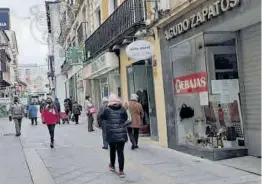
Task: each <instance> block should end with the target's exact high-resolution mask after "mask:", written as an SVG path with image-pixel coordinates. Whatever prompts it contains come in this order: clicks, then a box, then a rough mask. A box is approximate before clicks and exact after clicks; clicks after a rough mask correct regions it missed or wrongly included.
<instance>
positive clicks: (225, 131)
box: [158, 0, 261, 160]
mask: <svg viewBox="0 0 262 184" xmlns="http://www.w3.org/2000/svg"><path fill="white" fill-rule="evenodd" d="M260 12H261V1H259V0H252V1H248V0H227V1H226V0H224V1H223V0H221V1H204V0H203V1H202V0H200V1H191V2H190V3H189V2H183V3H181V5H180V6H178V7H177V8H176V11H173V12H172V13H171V15H172V16H169V17H166V18H163V20H161V21H160V22H159V24H158V27H159V28H160V29H159V38H160V46H161V57H162V62H161V65H162V73H163V84H164V99H165V100H164V101H165V110H166V122H167V124H166V127H167V138H168V147H169V148H172V149H176V150H179V151H183V152H187V153H190V154H193V155H197V156H201V157H204V158H208V159H211V160H219V159H225V158H231V157H237V156H244V155H247V154H250V155H254V156H261V85H260V78H261V42H260V41H261V20H260Z"/></svg>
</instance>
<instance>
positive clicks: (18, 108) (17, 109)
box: [9, 96, 24, 137]
mask: <svg viewBox="0 0 262 184" xmlns="http://www.w3.org/2000/svg"><path fill="white" fill-rule="evenodd" d="M9 111H10V113H11V116H12V119H13V120H14V122H15V130H16V136H17V137H18V136H20V135H21V124H22V119H23V116H24V106H23V105H22V104H21V103H20V102H19V100H18V97H17V96H16V97H14V103H13V104H12V105H11V106H10V110H9Z"/></svg>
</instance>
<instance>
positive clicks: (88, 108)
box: [85, 96, 96, 132]
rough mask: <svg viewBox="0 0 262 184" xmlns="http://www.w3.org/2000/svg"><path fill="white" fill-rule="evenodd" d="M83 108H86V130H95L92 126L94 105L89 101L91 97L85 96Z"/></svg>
mask: <svg viewBox="0 0 262 184" xmlns="http://www.w3.org/2000/svg"><path fill="white" fill-rule="evenodd" d="M85 109H86V115H87V121H88V132H93V131H95V130H94V128H93V123H94V117H93V116H94V114H95V113H96V110H95V107H94V105H93V104H92V103H91V97H90V96H86V100H85Z"/></svg>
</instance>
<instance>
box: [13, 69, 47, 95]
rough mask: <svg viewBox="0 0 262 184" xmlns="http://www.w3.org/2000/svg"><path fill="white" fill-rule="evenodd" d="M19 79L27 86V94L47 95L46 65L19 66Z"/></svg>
mask: <svg viewBox="0 0 262 184" xmlns="http://www.w3.org/2000/svg"><path fill="white" fill-rule="evenodd" d="M18 72H19V74H20V79H21V80H22V81H24V82H25V83H26V85H27V91H28V92H29V93H48V92H49V89H48V87H47V84H48V79H47V77H46V74H47V72H48V66H47V65H37V64H19V65H18Z"/></svg>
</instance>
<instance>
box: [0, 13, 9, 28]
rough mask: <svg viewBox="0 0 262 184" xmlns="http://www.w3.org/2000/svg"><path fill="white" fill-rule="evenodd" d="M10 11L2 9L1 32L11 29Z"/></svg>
mask: <svg viewBox="0 0 262 184" xmlns="http://www.w3.org/2000/svg"><path fill="white" fill-rule="evenodd" d="M9 12H10V9H9V8H0V31H3V30H9V29H10V14H9Z"/></svg>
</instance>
